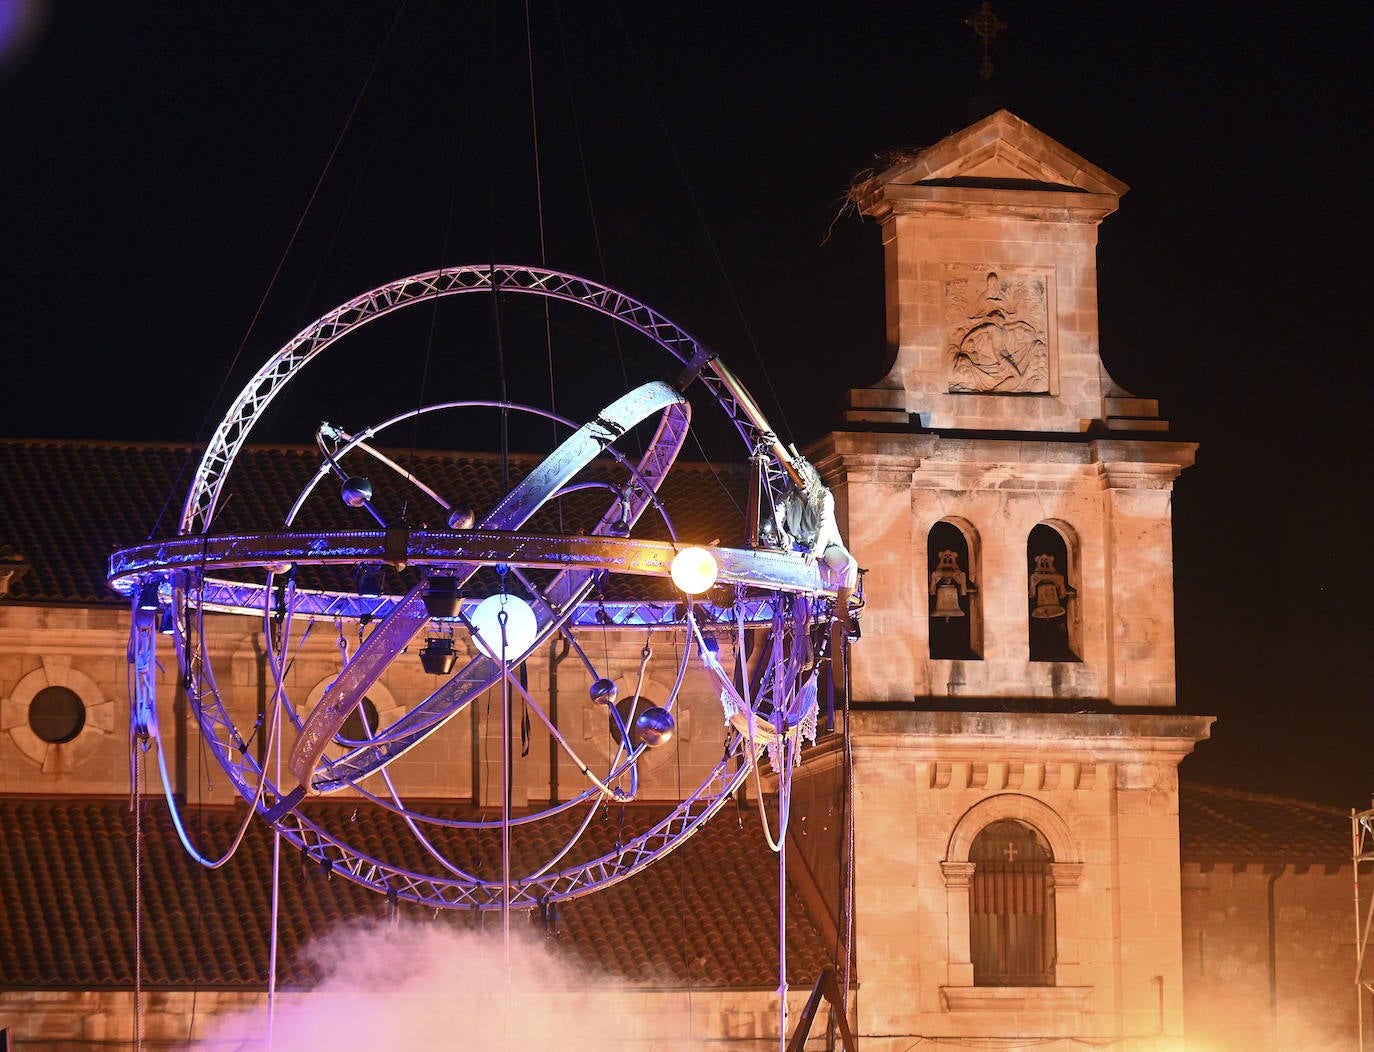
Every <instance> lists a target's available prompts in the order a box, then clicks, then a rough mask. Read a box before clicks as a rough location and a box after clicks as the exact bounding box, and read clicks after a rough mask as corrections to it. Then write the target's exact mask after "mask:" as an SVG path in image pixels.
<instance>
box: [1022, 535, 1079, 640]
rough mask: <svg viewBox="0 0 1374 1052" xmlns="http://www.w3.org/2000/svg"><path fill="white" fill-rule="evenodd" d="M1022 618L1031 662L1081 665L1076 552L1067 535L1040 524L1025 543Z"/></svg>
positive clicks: (1070, 536) (1072, 539)
mask: <svg viewBox="0 0 1374 1052" xmlns="http://www.w3.org/2000/svg"><path fill="white" fill-rule="evenodd" d="M1026 580H1027V587H1026V614H1027V628H1028V633H1027V634H1028V636H1029V641H1030V659H1031V660H1032V661H1081V660H1082V646H1081V639H1080V635H1081V626H1080V624H1079V616H1078V552H1077V544H1076V543H1075V541H1074V538H1073V537H1072V535H1071V534H1068V533H1066V532H1063V531H1061V530H1060V529H1059V528H1058V527H1056V526H1053V525H1050V524H1049V523H1044V522H1042V523H1040V524H1039V525H1037V526H1035V527H1034V528H1033V529H1032V530H1031V531H1030V536H1029V537H1028V538H1027V539H1026Z"/></svg>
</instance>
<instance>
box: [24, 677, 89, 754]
mask: <svg viewBox="0 0 1374 1052" xmlns="http://www.w3.org/2000/svg"><path fill="white" fill-rule="evenodd" d="M85 726H86V703H85V702H83V701H82V700H81V696H80V695H79V694H77V693H76V691H74V690H72V689H71V688H70V687H44V688H43V689H42V690H40V691H39V692H38V693H37V694H35V695H34V696H33V700H32V701H30V702H29V729H30V730H31V731H33V733H34V734H36V735H38V737H39V738H40V739H42V740H43V741H45V742H47V743H48V744H49V745H65V744H66V743H67V742H69V741H72V740H73V739H74V738H75V737H76V736H77V735H78V734H80V733H81V729H82V728H83V727H85Z"/></svg>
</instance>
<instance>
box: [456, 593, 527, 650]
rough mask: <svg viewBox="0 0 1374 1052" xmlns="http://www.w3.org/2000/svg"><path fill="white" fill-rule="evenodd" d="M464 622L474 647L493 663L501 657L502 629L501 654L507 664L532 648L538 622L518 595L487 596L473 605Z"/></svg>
mask: <svg viewBox="0 0 1374 1052" xmlns="http://www.w3.org/2000/svg"><path fill="white" fill-rule="evenodd" d="M503 615H504V622H505V623H504V626H503V624H502V618H503ZM468 623H469V625H470V626H471V628H472V641H473V642H474V643H476V644H477V648H478V649H479V650H481V651H482V653H484V654H486V655H487V657H490V658H495V659H496V660H497V661H500V660H501V658H502V645H501V644H502V642H503V636H502V631H503V628H504V632H505V635H504V643H505V648H504V653H505V659H506V662H507V663H508V664H509V663H512V662H515V661H518V660H519V659H520V658H522V657H524V656H525V652H526V651H527V650H529V649H530V647H532V646H534V640H535V637H536V636H537V635H538V634H539V622H538V621H537V620H536V619H535V616H534V611H533V610H532V609H531V608H530V604H529V603H527V602H525V600H523V599H521V598H520V597H519V596H518V595H506V594H498V595H489V596H487V597H486V598H485V599H483V600H482V601H481V602H480V603H478V604H477V609H476V610H474V611H473V612H472V616H471V617H470V618H469V619H468Z"/></svg>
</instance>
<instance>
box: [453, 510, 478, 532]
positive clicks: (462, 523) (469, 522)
mask: <svg viewBox="0 0 1374 1052" xmlns="http://www.w3.org/2000/svg"><path fill="white" fill-rule="evenodd" d="M476 522H477V515H476V513H475V512H474V511H473V510H472V509H471V508H470V507H468V506H467V505H466V504H455V505H454V506H453V507H452V508H450V509H449V512H448V528H449V529H450V530H470V529H472V527H473V526H474V525H475V524H476Z"/></svg>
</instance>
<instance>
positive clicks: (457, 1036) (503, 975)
mask: <svg viewBox="0 0 1374 1052" xmlns="http://www.w3.org/2000/svg"><path fill="white" fill-rule="evenodd" d="M308 954H309V956H310V958H311V959H312V960H313V961H315V962H316V963H317V964H318V965H319V966H320V969H321V971H322V972H323V973H324V976H325V977H324V979H323V980H322V981H321V982H320V983H319V984H318V985H317V986H315V987H314V988H313V989H312V990H310V991H308V992H300V991H279V992H278V994H277V1004H276V1009H275V1011H274V1013H273V1019H272V1020H271V1023H270V1044H269V1021H268V1018H267V1010H266V1008H265V1007H264V1008H262V1009H260V1010H257V1011H254V1012H251V1013H248V1014H244V1015H240V1016H236V1017H232V1018H230V1019H228V1020H226V1021H225V1023H224V1024H223V1025H222V1026H220V1027H219V1028H218V1030H217V1031H216V1033H215V1034H214V1036H213V1037H210V1038H207V1039H206V1040H204V1041H201V1042H199V1043H198V1044H196V1045H194V1046H193V1048H194V1049H196V1050H199V1052H210V1050H214V1052H224V1050H226V1049H242V1050H244V1052H247V1050H249V1049H252V1050H261V1052H268V1050H270V1052H318V1050H319V1049H320V1048H322V1047H326V1046H334V1047H345V1048H350V1049H352V1048H356V1049H404V1050H407V1052H429V1050H436V1052H437V1050H441V1049H442V1050H444V1052H450V1050H454V1049H480V1050H482V1052H516V1050H520V1052H528V1050H531V1049H554V1048H556V1049H559V1050H560V1052H604V1050H605V1049H606V1048H607V1046H608V1044H614V1043H615V1042H614V1041H613V1040H610V1039H614V1038H619V1037H623V1036H624V1033H623V1029H622V1028H623V1026H624V1019H623V1016H622V1013H621V1012H620V1011H616V1010H615V1009H613V1008H610V1006H609V1004H608V1002H607V1000H606V999H607V997H608V996H610V995H611V994H612V992H613V991H615V990H616V989H617V988H618V984H617V983H615V981H613V980H610V979H605V978H600V979H599V978H598V977H596V976H592V975H588V974H587V972H586V969H585V966H584V965H580V964H579V965H578V966H577V968H576V970H574V969H573V968H572V967H571V966H569V965H568V964H566V963H564V962H561V961H559V960H557V959H556V958H554V957H553V956H551V954H550V952H549V950H548V948H547V947H546V946H545V944H544V943H543V942H542V940H540V939H538V937H537V936H530V935H524V934H520V935H516V934H512V936H511V940H510V949H509V968H508V967H507V953H506V949H505V946H504V945H503V940H502V938H501V936H500V934H499V933H497V934H495V935H492V934H481V933H464V932H455V931H453V930H452V929H449V928H446V927H444V926H442V925H439V924H423V923H416V922H408V923H406V922H403V923H401V924H398V925H395V926H392V925H390V924H385V925H368V926H365V927H358V926H353V927H347V928H342V929H339V930H336V931H335V932H333V933H332V934H330V935H328V936H326V937H324V938H322V939H321V940H319V941H318V942H317V943H315V944H314V945H313V946H312V947H311V948H310V950H309V951H308ZM622 1004H623V1003H622ZM675 1047H677V1046H676V1045H675Z"/></svg>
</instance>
